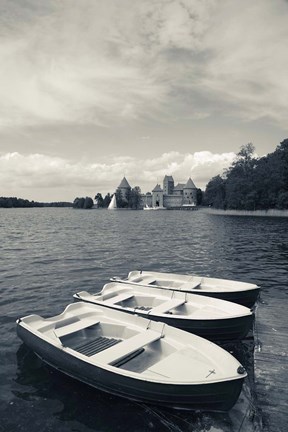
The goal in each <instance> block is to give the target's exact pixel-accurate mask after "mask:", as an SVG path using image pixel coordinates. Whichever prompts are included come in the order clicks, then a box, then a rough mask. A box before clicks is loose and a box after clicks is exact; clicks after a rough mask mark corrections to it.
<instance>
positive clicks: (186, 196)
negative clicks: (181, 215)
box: [183, 189, 197, 204]
mask: <svg viewBox="0 0 288 432" xmlns="http://www.w3.org/2000/svg"><path fill="white" fill-rule="evenodd" d="M193 203H194V204H196V203H197V189H184V193H183V204H193Z"/></svg>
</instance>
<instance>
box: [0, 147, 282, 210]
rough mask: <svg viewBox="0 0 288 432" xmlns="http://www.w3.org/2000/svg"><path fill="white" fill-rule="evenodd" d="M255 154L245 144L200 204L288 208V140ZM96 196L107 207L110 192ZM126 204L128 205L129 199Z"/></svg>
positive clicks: (13, 201) (0, 202)
mask: <svg viewBox="0 0 288 432" xmlns="http://www.w3.org/2000/svg"><path fill="white" fill-rule="evenodd" d="M254 153H255V147H254V146H253V144H251V143H249V144H246V145H243V146H242V147H241V149H240V151H239V153H238V154H237V158H236V160H235V161H234V162H233V163H232V165H231V166H230V168H228V169H226V170H225V171H224V173H223V174H222V175H217V176H215V177H213V178H212V179H211V180H210V181H209V182H208V184H207V186H206V190H205V192H202V191H201V190H200V189H199V199H198V204H202V205H203V206H207V207H213V208H215V209H224V210H267V209H279V210H285V209H288V139H285V140H284V141H282V142H281V143H280V144H279V145H278V146H277V147H276V150H275V151H274V152H273V153H269V154H268V155H267V156H263V157H261V158H255V157H254V156H253V155H254ZM137 188H138V187H136V188H134V189H135V190H132V191H131V193H130V195H131V196H129V200H128V207H131V208H136V209H137V208H139V204H140V192H141V191H140V188H138V189H139V190H138V189H137ZM200 193H201V197H200ZM116 195H117V192H116ZM118 195H119V196H118V197H117V199H118V200H117V203H118V201H119V203H120V204H121V196H120V192H119V191H118ZM200 198H201V199H200ZM95 199H96V200H97V201H98V203H99V204H100V207H107V206H108V205H109V202H110V200H111V195H110V194H107V195H106V197H105V198H102V196H101V194H99V193H98V194H96V196H95ZM101 200H102V201H103V202H102V201H101ZM130 201H131V202H130ZM123 205H124V204H123ZM125 205H127V203H126V202H125ZM92 206H93V200H92V198H90V197H86V198H76V199H75V200H74V202H73V203H71V202H51V203H42V202H36V201H29V200H26V199H22V198H15V197H8V198H7V197H0V207H5V208H14V207H74V208H91V207H92ZM120 207H121V205H120Z"/></svg>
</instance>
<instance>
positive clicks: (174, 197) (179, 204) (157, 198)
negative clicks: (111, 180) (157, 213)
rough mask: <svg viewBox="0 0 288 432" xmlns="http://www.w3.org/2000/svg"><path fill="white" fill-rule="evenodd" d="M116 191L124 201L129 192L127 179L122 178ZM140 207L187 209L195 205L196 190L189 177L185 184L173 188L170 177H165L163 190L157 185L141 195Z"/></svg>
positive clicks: (129, 187) (172, 180)
mask: <svg viewBox="0 0 288 432" xmlns="http://www.w3.org/2000/svg"><path fill="white" fill-rule="evenodd" d="M117 190H119V191H120V192H121V195H122V197H123V199H126V193H127V192H128V191H130V190H131V186H130V185H129V183H128V181H127V179H126V178H125V177H123V179H122V181H121V183H120V184H119V186H118V188H117ZM141 205H142V207H144V206H148V207H165V208H167V209H172V208H189V207H191V208H192V207H195V206H196V205H197V188H196V186H195V184H194V183H193V181H192V180H191V178H190V177H189V179H188V181H187V183H178V184H177V185H176V186H174V179H173V177H172V176H167V175H165V177H164V179H163V188H161V186H160V185H159V184H157V185H156V186H155V187H154V189H153V190H152V193H151V192H147V193H146V194H142V195H141Z"/></svg>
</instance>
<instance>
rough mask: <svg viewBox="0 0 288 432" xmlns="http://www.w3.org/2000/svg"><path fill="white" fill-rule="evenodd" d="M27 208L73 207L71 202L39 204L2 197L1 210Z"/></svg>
mask: <svg viewBox="0 0 288 432" xmlns="http://www.w3.org/2000/svg"><path fill="white" fill-rule="evenodd" d="M1 207H2V208H15V207H16V208H17V207H18V208H25V207H72V203H71V202H64V201H60V202H51V203H44V202H37V201H33V200H32V201H29V200H27V199H23V198H16V197H0V208H1Z"/></svg>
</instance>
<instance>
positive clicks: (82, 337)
mask: <svg viewBox="0 0 288 432" xmlns="http://www.w3.org/2000/svg"><path fill="white" fill-rule="evenodd" d="M97 327H98V326H97V325H94V326H90V327H88V328H86V329H85V330H80V331H77V332H74V333H73V334H69V335H67V336H65V337H63V338H61V342H62V344H63V346H65V347H67V348H71V349H73V350H74V351H76V352H79V353H80V354H83V355H85V356H87V357H92V356H94V355H96V354H98V353H101V352H104V351H106V350H108V349H109V348H112V347H114V346H116V345H118V344H120V345H121V342H125V341H127V339H122V338H119V337H116V336H111V335H109V336H104V335H103V334H102V335H101V334H99V332H98V331H97V330H96V329H97ZM120 345H119V346H120ZM160 358H161V350H159V341H157V340H156V341H154V342H152V343H150V344H147V345H145V346H142V347H140V348H139V347H136V348H135V350H133V351H132V352H128V353H127V355H125V356H124V357H123V356H121V358H119V359H118V358H116V359H115V361H112V362H111V363H110V364H111V365H112V366H115V367H117V368H121V369H125V370H129V371H132V372H138V373H142V372H144V371H145V370H146V369H147V368H149V367H150V366H152V365H153V364H155V363H157V362H158V361H159V359H160ZM95 360H96V357H95Z"/></svg>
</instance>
